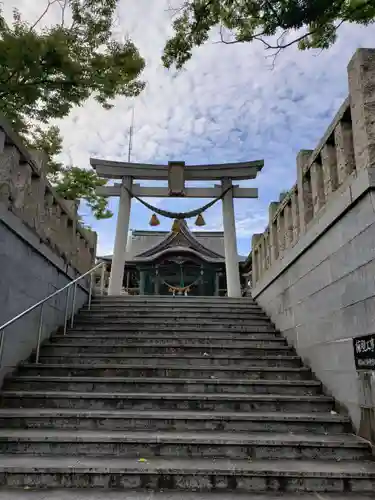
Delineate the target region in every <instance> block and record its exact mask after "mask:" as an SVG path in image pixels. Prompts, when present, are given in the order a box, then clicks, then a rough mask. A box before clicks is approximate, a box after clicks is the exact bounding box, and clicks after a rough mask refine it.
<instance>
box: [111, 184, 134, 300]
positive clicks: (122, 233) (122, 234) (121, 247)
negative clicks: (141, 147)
mask: <svg viewBox="0 0 375 500" xmlns="http://www.w3.org/2000/svg"><path fill="white" fill-rule="evenodd" d="M125 188H127V189H128V190H129V191H131V188H132V178H131V177H129V176H127V177H123V179H122V185H121V194H120V201H119V207H118V215H117V225H116V236H115V245H114V250H113V257H112V266H111V275H110V278H109V286H108V295H121V290H122V282H123V279H124V272H125V258H126V243H127V241H128V231H129V220H130V207H131V196H130V194H129V191H127V189H125Z"/></svg>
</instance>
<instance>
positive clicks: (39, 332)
mask: <svg viewBox="0 0 375 500" xmlns="http://www.w3.org/2000/svg"><path fill="white" fill-rule="evenodd" d="M43 309H44V304H42V305H41V307H40V315H39V328H38V343H37V346H36V356H35V363H39V355H40V342H41V339H42V331H43Z"/></svg>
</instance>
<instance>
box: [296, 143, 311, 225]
mask: <svg viewBox="0 0 375 500" xmlns="http://www.w3.org/2000/svg"><path fill="white" fill-rule="evenodd" d="M311 153H312V151H310V150H302V151H300V152H299V153H298V155H297V186H298V208H299V221H300V223H299V227H300V233H301V234H303V233H304V232H305V231H306V226H307V224H308V223H309V222H310V220H311V219H312V217H313V203H312V192H311V179H310V172H307V171H306V167H307V164H308V160H309V158H310V156H311Z"/></svg>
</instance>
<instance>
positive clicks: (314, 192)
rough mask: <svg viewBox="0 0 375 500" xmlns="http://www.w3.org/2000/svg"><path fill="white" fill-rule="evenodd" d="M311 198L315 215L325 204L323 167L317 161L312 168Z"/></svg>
mask: <svg viewBox="0 0 375 500" xmlns="http://www.w3.org/2000/svg"><path fill="white" fill-rule="evenodd" d="M310 178H311V196H312V204H313V210H314V215H315V214H317V213H318V212H319V210H320V209H321V208H322V207H323V205H324V203H325V194H324V179H323V167H322V165H321V164H320V163H318V162H317V161H314V163H313V164H312V165H311V167H310Z"/></svg>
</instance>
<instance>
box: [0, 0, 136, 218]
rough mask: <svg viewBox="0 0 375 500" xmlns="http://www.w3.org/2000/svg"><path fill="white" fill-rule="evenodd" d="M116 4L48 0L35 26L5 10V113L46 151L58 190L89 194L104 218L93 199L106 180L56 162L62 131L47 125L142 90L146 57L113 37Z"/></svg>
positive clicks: (1, 90) (0, 29)
mask: <svg viewBox="0 0 375 500" xmlns="http://www.w3.org/2000/svg"><path fill="white" fill-rule="evenodd" d="M52 7H53V8H56V7H57V8H58V10H57V11H55V13H56V12H58V14H59V15H58V21H57V22H55V23H52V24H51V25H49V26H48V27H43V26H42V21H44V20H45V19H47V18H46V16H47V15H48V14H49V11H50V9H51V8H52ZM116 7H117V0H46V3H45V4H44V7H43V6H42V8H41V13H40V16H39V18H38V19H36V20H35V21H34V22H32V23H31V22H27V21H25V20H23V18H22V14H21V13H20V12H19V11H18V10H16V9H15V10H14V14H13V19H12V21H11V22H7V21H6V19H5V16H4V14H3V13H2V12H1V11H0V113H3V114H4V115H5V116H6V118H7V119H8V120H9V121H10V122H11V123H12V126H13V128H14V129H15V130H16V131H17V132H19V133H20V134H21V135H22V136H23V137H24V138H25V139H26V140H28V141H29V143H31V144H32V145H33V146H34V147H38V146H39V148H40V149H44V150H45V151H46V152H47V154H48V155H49V157H50V163H49V173H48V175H49V177H50V179H51V181H52V182H53V183H55V186H56V188H57V190H58V191H59V192H60V193H61V194H62V195H63V196H65V197H68V198H69V199H71V198H70V197H71V196H73V195H74V196H76V197H77V198H84V199H86V201H87V202H88V203H89V205H90V204H91V205H90V206H91V207H92V208H93V210H94V213H95V215H98V216H105V215H107V216H108V215H109V212H107V211H106V210H105V206H106V203H105V200H104V199H100V198H98V197H97V198H96V199H95V200H94V198H93V197H92V195H93V188H94V187H95V186H96V185H97V184H98V183H100V182H101V181H100V179H98V178H97V177H96V175H95V173H94V172H87V171H81V169H80V168H78V167H64V166H63V165H62V164H60V163H58V162H57V161H56V160H55V155H56V154H58V153H60V152H61V138H60V135H59V131H58V129H57V128H56V127H52V128H46V125H47V124H49V122H50V120H52V119H56V118H64V117H65V116H67V115H68V114H69V112H70V111H71V109H72V108H73V107H75V106H80V105H82V104H83V103H84V102H85V101H86V100H87V99H88V98H89V97H91V96H92V97H94V99H96V101H98V102H99V103H100V104H101V105H102V106H103V107H104V108H106V109H109V108H111V107H112V105H113V104H112V102H111V101H112V99H113V98H115V97H116V96H125V97H133V96H136V95H138V94H139V93H140V92H141V91H142V89H143V88H144V83H143V82H142V81H141V80H140V79H139V76H140V74H141V72H142V70H143V68H144V60H143V58H142V57H141V56H140V54H139V52H138V50H137V48H136V47H135V45H134V44H133V43H132V42H131V40H129V39H127V40H125V41H124V42H119V41H117V40H116V39H115V38H114V36H113V33H112V27H113V22H114V18H115V14H116ZM89 186H91V187H90V188H89ZM103 204H104V205H103Z"/></svg>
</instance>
